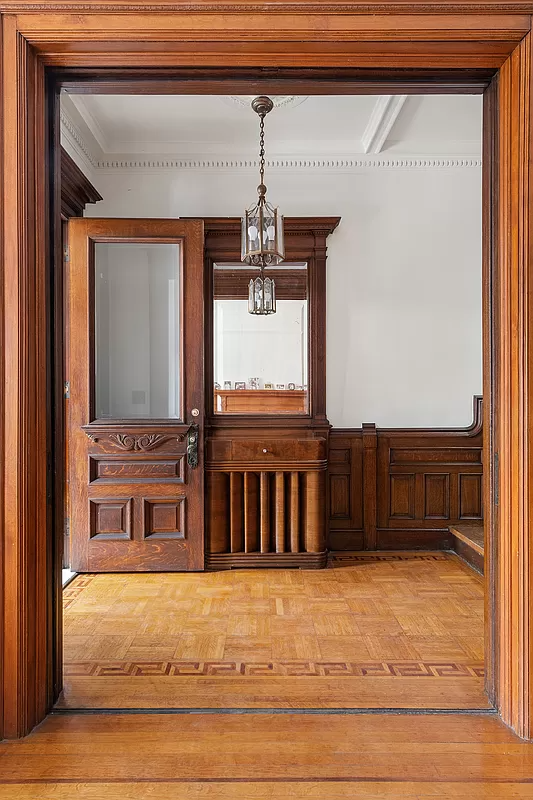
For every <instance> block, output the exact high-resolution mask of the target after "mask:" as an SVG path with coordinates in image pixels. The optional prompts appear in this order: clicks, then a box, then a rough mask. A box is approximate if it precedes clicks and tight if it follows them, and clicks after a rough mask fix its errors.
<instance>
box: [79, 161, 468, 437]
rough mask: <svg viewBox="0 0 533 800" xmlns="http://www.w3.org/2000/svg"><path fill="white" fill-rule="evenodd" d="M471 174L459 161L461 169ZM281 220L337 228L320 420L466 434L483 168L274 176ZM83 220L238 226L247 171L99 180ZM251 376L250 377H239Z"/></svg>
mask: <svg viewBox="0 0 533 800" xmlns="http://www.w3.org/2000/svg"><path fill="white" fill-rule="evenodd" d="M467 163H468V162H467ZM266 178H267V184H268V186H269V198H270V200H271V201H272V202H274V203H277V204H279V205H280V207H281V209H282V211H283V213H284V214H285V215H287V216H304V215H306V214H313V215H338V216H341V217H342V222H341V225H340V226H339V228H338V229H337V231H336V232H335V233H334V234H333V235H332V236H331V237H330V239H329V253H328V254H329V258H328V284H327V326H328V327H327V392H328V395H327V397H328V400H327V410H328V417H329V420H330V422H331V423H332V424H333V425H334V426H338V427H358V426H360V425H361V423H362V422H375V423H377V424H378V425H380V426H386V427H394V426H402V427H403V426H414V427H417V426H420V427H424V426H439V427H441V426H451V427H453V426H467V425H469V424H470V422H471V418H472V396H473V395H474V394H481V385H482V384H481V380H482V379H481V365H482V338H481V169H480V168H479V167H478V166H450V167H447V166H429V167H423V166H422V167H421V166H414V167H402V166H393V167H391V168H388V167H384V166H374V167H372V166H370V167H369V166H364V167H362V168H360V169H359V168H350V169H348V170H346V171H342V170H340V169H331V170H328V169H327V168H324V167H318V168H313V167H306V168H301V169H297V168H294V169H287V168H284V169H271V170H270V171H268V172H267V175H266ZM93 179H94V183H95V185H96V188H97V189H98V190H99V191H100V193H101V194H102V195H103V197H104V198H105V199H104V201H103V202H101V203H99V204H97V205H95V206H89V207H88V208H87V213H88V215H90V216H104V217H105V216H119V217H128V216H129V217H137V216H139V217H179V216H194V215H197V216H209V215H220V216H237V215H240V214H241V212H242V209H243V208H244V207H245V206H247V205H250V204H251V203H252V202H253V201H254V197H255V187H256V183H257V176H256V174H255V171H254V170H244V169H243V170H235V169H231V168H228V169H215V168H209V167H207V168H183V169H180V168H168V169H148V170H140V169H129V168H120V169H119V168H117V169H110V170H103V169H98V170H95V172H94V174H93ZM248 377H250V376H245V378H248Z"/></svg>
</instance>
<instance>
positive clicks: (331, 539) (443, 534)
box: [328, 528, 453, 551]
mask: <svg viewBox="0 0 533 800" xmlns="http://www.w3.org/2000/svg"><path fill="white" fill-rule="evenodd" d="M328 548H329V550H335V551H340V550H364V549H365V545H364V532H363V531H361V530H342V531H340V530H337V531H330V532H329V535H328ZM372 549H373V550H374V549H375V550H452V549H453V536H452V534H451V533H450V531H449V529H448V528H442V529H440V528H425V529H420V528H379V529H378V531H377V534H376V547H375V548H372Z"/></svg>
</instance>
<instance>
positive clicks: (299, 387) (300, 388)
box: [296, 384, 302, 392]
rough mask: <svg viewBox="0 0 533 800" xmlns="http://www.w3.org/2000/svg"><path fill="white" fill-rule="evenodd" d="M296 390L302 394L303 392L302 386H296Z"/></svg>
mask: <svg viewBox="0 0 533 800" xmlns="http://www.w3.org/2000/svg"><path fill="white" fill-rule="evenodd" d="M296 388H297V389H299V391H300V392H301V391H302V386H301V385H300V384H298V385H297V386H296Z"/></svg>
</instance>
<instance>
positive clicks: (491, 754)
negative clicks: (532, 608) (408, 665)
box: [0, 713, 533, 800]
mask: <svg viewBox="0 0 533 800" xmlns="http://www.w3.org/2000/svg"><path fill="white" fill-rule="evenodd" d="M532 776H533V746H532V745H531V744H526V743H524V742H521V741H519V740H518V739H517V738H516V737H515V736H514V735H513V734H512V733H511V732H510V731H509V730H508V729H507V728H506V727H505V726H504V725H503V724H502V723H501V722H499V720H498V719H497V718H495V717H479V716H477V717H476V716H473V715H470V716H465V715H460V714H459V715H451V716H442V715H430V716H409V715H396V716H391V715H388V714H383V715H374V716H369V715H366V714H363V715H360V716H338V715H336V716H306V715H302V714H292V713H291V714H287V715H283V716H274V715H272V714H265V715H252V716H249V715H248V716H243V715H228V714H223V713H222V714H219V715H212V714H202V713H200V714H192V715H183V714H176V715H166V716H165V715H157V714H156V715H154V714H149V715H138V714H135V715H129V716H126V715H121V714H116V715H102V714H95V715H90V716H80V715H79V714H72V715H67V716H65V715H56V716H51V717H49V718H48V719H47V720H46V721H45V722H44V723H43V724H42V725H41V726H40V727H39V728H38V729H37V730H36V731H35V732H34V733H33V734H31V735H30V736H29V737H27V738H26V739H24V740H22V741H20V742H13V743H3V744H0V797H1V798H2V800H52V798H53V800H67V798H68V800H71V799H72V798H77V799H78V798H79V800H104V798H105V800H144V798H150V800H201V799H202V800H206V798H213V800H215V799H216V800H255V799H256V798H259V799H260V800H267V798H268V799H269V800H289V798H292V800H294V798H300V799H303V798H315V799H316V800H340V798H357V799H358V800H360V799H361V798H364V799H365V800H378V798H379V800H400V799H401V800H422V798H424V799H427V800H429V798H431V799H432V800H437V799H438V800H452V798H453V800H458V799H459V798H461V799H462V800H467V798H468V800H481V799H482V798H483V800H490V799H492V800H496V799H497V800H508V799H509V798H521V800H528V798H529V799H530V800H532V799H533V778H532Z"/></svg>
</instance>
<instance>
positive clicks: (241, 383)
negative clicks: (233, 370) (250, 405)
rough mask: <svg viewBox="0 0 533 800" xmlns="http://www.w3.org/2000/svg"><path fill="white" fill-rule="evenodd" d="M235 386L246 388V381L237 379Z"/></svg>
mask: <svg viewBox="0 0 533 800" xmlns="http://www.w3.org/2000/svg"><path fill="white" fill-rule="evenodd" d="M235 388H236V389H246V383H245V381H235Z"/></svg>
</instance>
